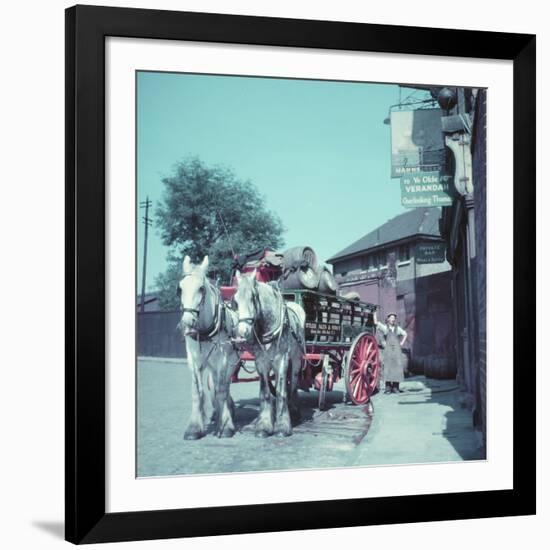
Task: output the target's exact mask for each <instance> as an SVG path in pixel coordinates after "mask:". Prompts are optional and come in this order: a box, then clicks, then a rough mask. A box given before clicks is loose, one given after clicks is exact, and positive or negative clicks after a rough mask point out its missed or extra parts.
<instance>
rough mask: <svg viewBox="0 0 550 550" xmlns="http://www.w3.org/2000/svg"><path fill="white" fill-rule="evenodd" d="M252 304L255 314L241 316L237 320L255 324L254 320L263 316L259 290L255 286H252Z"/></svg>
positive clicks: (251, 324)
mask: <svg viewBox="0 0 550 550" xmlns="http://www.w3.org/2000/svg"><path fill="white" fill-rule="evenodd" d="M252 306H253V307H254V314H253V315H252V317H239V318H238V320H237V322H238V323H246V324H247V325H250V326H253V325H254V322H255V321H257V320H258V319H259V318H260V317H261V313H262V308H261V305H260V299H259V296H258V290H257V289H256V287H255V286H253V287H252Z"/></svg>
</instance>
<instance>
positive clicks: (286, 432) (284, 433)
mask: <svg viewBox="0 0 550 550" xmlns="http://www.w3.org/2000/svg"><path fill="white" fill-rule="evenodd" d="M275 435H277V437H288V436H290V435H292V428H279V429H278V430H276V431H275Z"/></svg>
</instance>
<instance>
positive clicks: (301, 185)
mask: <svg viewBox="0 0 550 550" xmlns="http://www.w3.org/2000/svg"><path fill="white" fill-rule="evenodd" d="M137 79H138V80H137V87H138V98H137V128H138V150H137V155H138V164H137V166H138V171H137V186H138V187H137V189H138V200H139V201H142V200H145V197H146V195H149V198H150V199H152V200H153V212H154V206H155V203H156V202H157V201H158V200H159V199H160V197H161V193H162V187H163V185H162V182H161V179H162V177H164V176H166V175H169V174H170V173H171V171H172V169H173V166H174V164H175V163H176V162H177V161H179V160H181V159H183V158H185V157H188V156H198V157H200V158H201V159H202V160H203V161H204V162H205V163H206V164H209V165H210V164H212V165H214V164H222V165H225V166H228V167H230V168H231V169H232V170H233V171H234V172H235V174H236V175H237V177H239V178H240V179H249V180H251V181H252V182H253V183H254V184H255V185H256V186H257V187H258V189H259V190H260V192H261V193H262V194H263V195H264V196H265V199H266V206H267V207H268V208H269V209H271V210H273V211H275V212H277V213H278V214H279V216H280V217H281V218H282V220H283V223H284V225H285V227H286V228H287V231H286V232H285V235H284V238H285V242H286V246H288V247H290V246H297V245H310V246H312V247H313V248H314V249H315V250H316V252H317V254H318V256H319V257H320V260H321V261H324V260H326V259H327V258H329V257H330V256H331V255H333V254H334V253H336V252H338V251H339V250H341V249H343V248H344V247H346V246H348V245H349V244H351V243H352V242H353V241H355V240H357V239H359V238H360V237H362V236H363V235H364V234H366V233H368V232H369V231H370V230H372V229H374V228H375V227H377V226H378V225H381V224H382V223H384V222H385V221H387V220H388V219H389V218H391V217H393V216H395V215H397V214H399V213H401V212H404V209H403V207H402V206H401V193H400V187H399V180H397V179H393V180H392V179H390V127H389V126H387V125H384V124H383V120H384V118H385V117H386V116H387V114H388V110H389V107H390V105H392V104H395V103H397V101H398V97H399V91H398V87H397V86H396V85H388V84H371V83H355V82H327V81H313V80H289V79H271V78H250V77H234V76H212V75H189V74H178V73H150V72H140V73H138V76H137ZM141 215H142V213H140V218H139V219H140V220H141ZM243 215H245V213H243ZM166 252H167V250H166V248H165V247H164V246H163V245H162V242H161V240H160V237H159V236H158V232H157V229H156V228H155V227H153V229H152V230H151V231H150V233H149V245H148V269H147V272H148V273H147V280H148V284H147V286H148V288H152V287H153V286H154V278H155V276H156V275H157V274H158V273H159V272H162V271H164V269H165V268H166V261H165V258H166ZM142 256H143V225H142V224H141V223H140V224H139V226H138V269H139V270H140V271H139V272H138V273H139V274H141V264H142ZM139 276H140V275H139Z"/></svg>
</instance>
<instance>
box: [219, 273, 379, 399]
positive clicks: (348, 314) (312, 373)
mask: <svg viewBox="0 0 550 550" xmlns="http://www.w3.org/2000/svg"><path fill="white" fill-rule="evenodd" d="M246 271H247V269H246V268H245V269H244V270H243V272H246ZM273 275H274V273H273V272H272V271H263V270H262V269H261V266H260V268H259V269H258V268H256V276H257V278H258V279H259V280H261V281H263V282H268V281H269V280H273ZM234 291H235V287H225V289H224V292H223V294H224V295H225V297H226V298H227V299H230V297H231V296H232V294H233V292H234ZM282 294H283V297H284V298H285V300H287V301H292V302H296V303H298V304H299V305H301V306H302V307H303V309H304V311H305V313H306V322H305V337H306V349H305V354H304V357H303V365H302V369H301V373H300V379H299V386H300V389H302V390H305V391H309V390H310V389H311V388H314V389H316V390H318V391H319V408H320V409H323V408H324V407H325V403H326V395H327V392H329V391H331V390H332V389H333V387H334V384H335V383H336V382H338V381H339V380H341V379H342V378H344V379H345V385H346V394H347V398H348V399H349V400H351V402H353V403H354V404H356V405H364V404H367V403H369V400H370V397H371V395H372V394H373V393H374V391H375V390H376V388H377V386H378V379H379V376H380V363H381V361H380V352H379V349H378V344H377V341H376V335H375V326H374V319H373V314H374V312H375V311H376V309H377V306H376V305H374V304H369V303H365V302H361V301H355V300H349V299H346V298H343V297H340V296H336V295H333V294H325V293H321V292H316V291H313V290H305V289H288V288H286V289H283V290H282ZM253 360H254V356H253V355H252V354H251V353H249V352H246V351H244V352H242V353H241V355H240V360H239V362H238V364H237V365H236V368H235V372H234V373H233V377H232V382H245V381H247V382H248V381H252V380H257V379H258V378H257V377H252V378H251V377H250V376H246V377H240V376H239V373H240V371H241V369H244V370H246V372H247V373H248V374H250V372H249V370H248V369H247V364H248V362H250V361H253Z"/></svg>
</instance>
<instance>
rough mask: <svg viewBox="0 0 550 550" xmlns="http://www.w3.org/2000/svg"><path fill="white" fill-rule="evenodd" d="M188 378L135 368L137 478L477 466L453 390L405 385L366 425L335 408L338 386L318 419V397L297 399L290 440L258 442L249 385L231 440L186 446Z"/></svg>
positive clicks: (180, 366) (378, 405) (383, 399)
mask: <svg viewBox="0 0 550 550" xmlns="http://www.w3.org/2000/svg"><path fill="white" fill-rule="evenodd" d="M190 378H191V377H190V373H189V369H188V367H187V365H186V364H185V363H184V362H174V361H163V360H148V359H140V360H139V361H138V452H137V455H138V476H140V477H141V476H165V475H178V474H208V473H221V472H239V471H266V470H281V469H293V470H296V469H304V468H335V467H342V466H360V465H367V464H388V463H391V464H399V463H407V462H434V461H448V460H464V459H472V458H480V456H479V451H477V440H476V438H475V436H474V435H473V431H472V430H471V429H470V428H469V421H470V418H469V414H468V413H467V412H466V411H465V410H463V409H460V407H459V405H458V392H457V391H456V390H452V386H453V384H452V382H451V383H449V382H441V383H432V388H431V389H430V387H429V384H428V383H426V381H425V380H424V379H423V378H422V379H418V380H413V381H408V382H406V383H405V385H404V387H408V389H409V391H408V392H407V393H406V394H400V395H390V396H387V395H377V396H375V398H374V404H375V413H374V415H373V416H370V415H368V414H367V412H366V410H364V408H362V407H355V406H352V405H346V404H344V403H343V402H342V401H343V389H344V388H343V383H342V382H340V383H339V384H337V385H336V386H335V389H334V391H333V392H331V393H330V394H329V395H328V399H327V401H328V409H327V410H326V411H324V412H320V411H318V409H317V398H318V394H317V392H316V391H311V392H309V393H305V392H299V397H300V408H301V412H302V422H301V423H300V424H299V425H298V426H296V427H295V429H294V434H293V435H292V436H291V437H288V438H279V437H270V438H267V439H259V438H256V437H255V436H254V433H253V432H252V431H251V426H250V424H251V422H252V421H253V420H254V419H255V418H256V415H257V412H258V384H257V382H250V383H241V384H233V385H232V387H231V393H232V395H233V398H234V400H235V405H236V411H235V415H236V416H235V418H236V424H237V427H238V428H239V430H240V431H239V433H237V434H236V435H235V436H234V437H233V438H231V439H218V438H217V437H215V436H214V435H212V434H208V435H207V436H206V437H204V438H203V439H201V440H199V441H185V440H184V439H183V437H182V436H183V432H184V430H185V427H186V423H187V420H188V418H189V414H190V395H189V387H190ZM433 386H436V387H433ZM449 389H450V390H451V391H449ZM440 390H447V391H440ZM412 405H415V406H414V407H413V406H412ZM451 420H452V422H451ZM412 428H414V430H412ZM476 452H477V454H476Z"/></svg>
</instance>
